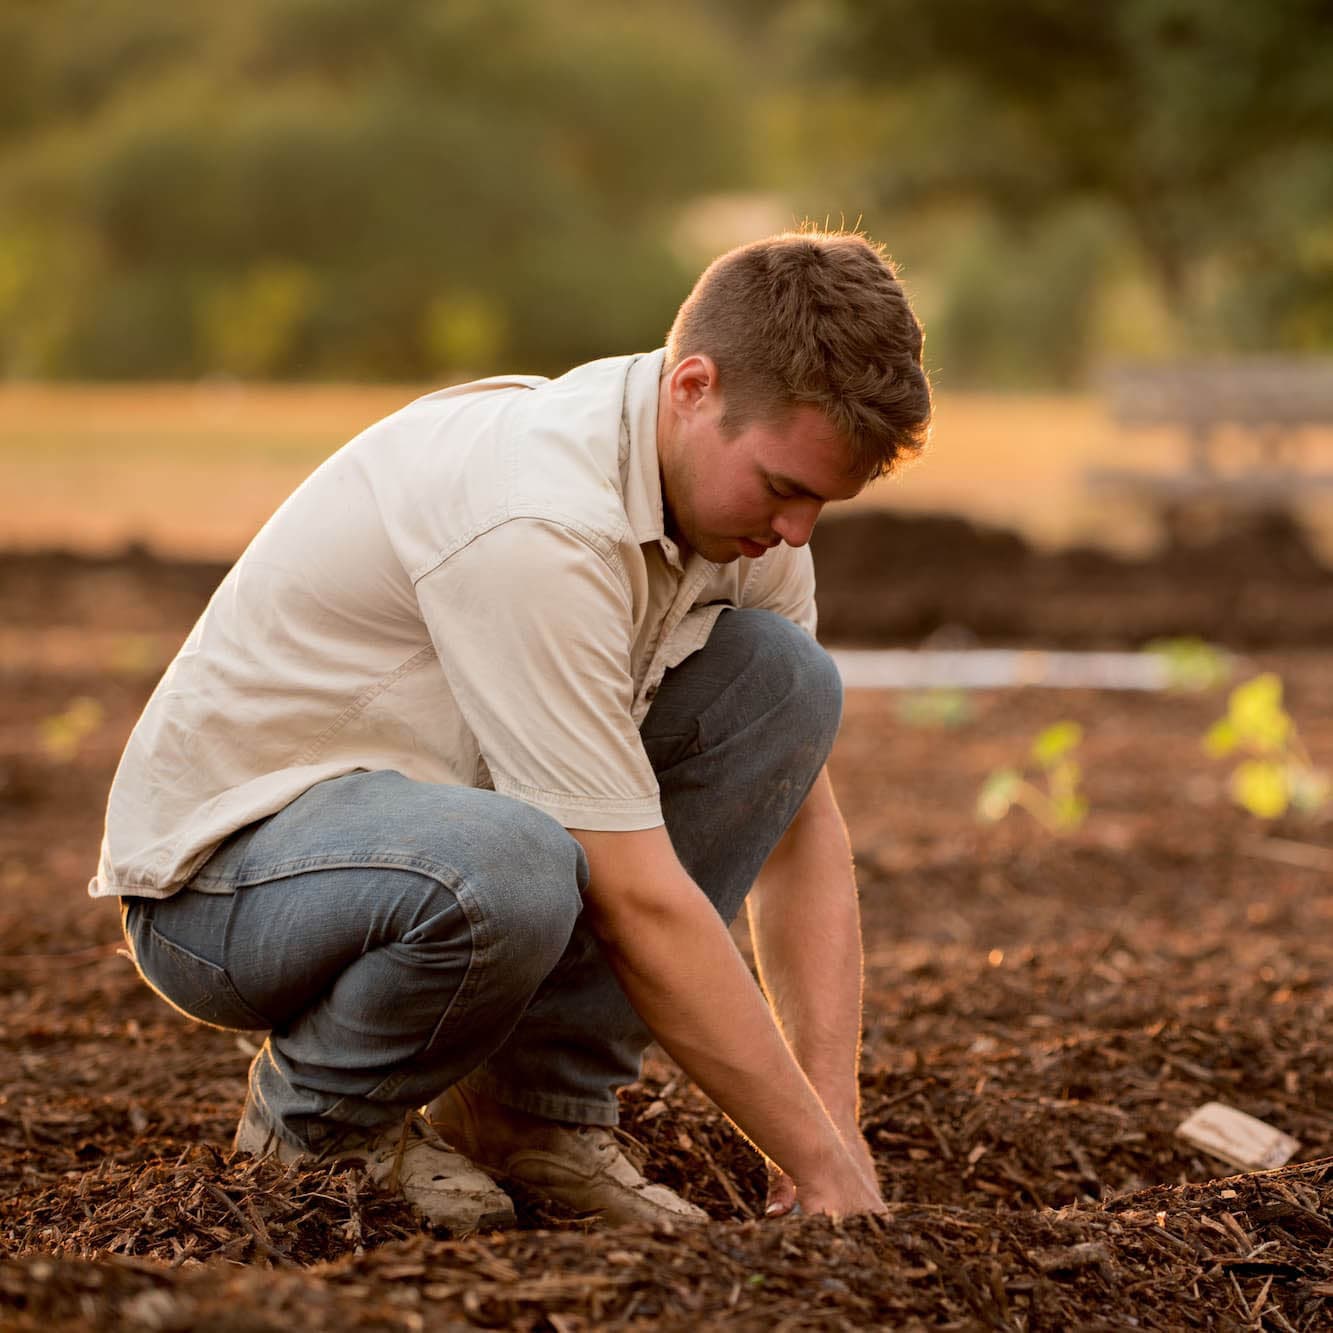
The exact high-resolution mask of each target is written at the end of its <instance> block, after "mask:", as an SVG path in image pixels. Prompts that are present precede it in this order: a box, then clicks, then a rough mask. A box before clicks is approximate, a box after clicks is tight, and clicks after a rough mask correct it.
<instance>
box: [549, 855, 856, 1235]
mask: <svg viewBox="0 0 1333 1333" xmlns="http://www.w3.org/2000/svg"><path fill="white" fill-rule="evenodd" d="M574 836H575V837H577V838H579V840H580V841H581V842H582V843H583V845H584V848H585V850H586V851H588V852H589V862H590V865H591V866H592V883H591V884H590V886H589V891H588V898H587V900H586V907H585V910H586V911H588V912H589V914H590V924H591V925H592V927H593V929H594V931H595V932H596V933H597V935H598V938H599V940H600V942H601V944H602V947H603V949H604V950H605V951H606V954H607V957H608V959H609V961H610V963H611V966H612V968H613V970H614V971H615V973H616V976H617V978H618V980H619V981H620V983H621V985H622V987H623V988H624V990H625V993H626V995H627V996H628V997H629V1000H630V1002H631V1003H632V1004H633V1005H634V1007H635V1008H636V1009H637V1010H638V1012H639V1014H640V1016H641V1017H642V1018H643V1020H644V1022H645V1023H646V1024H647V1025H648V1027H649V1029H650V1030H651V1031H652V1033H653V1035H654V1036H655V1037H656V1038H657V1039H658V1041H659V1042H660V1043H661V1044H662V1046H663V1047H664V1048H665V1049H666V1050H667V1051H668V1053H669V1054H671V1055H672V1056H673V1057H674V1058H675V1059H676V1060H677V1061H678V1062H679V1064H680V1065H681V1066H682V1068H684V1069H685V1071H686V1072H687V1073H688V1074H689V1075H690V1076H691V1077H692V1078H693V1079H694V1080H695V1081H696V1082H697V1083H698V1084H699V1086H700V1087H701V1088H702V1089H703V1090H704V1091H705V1092H706V1093H707V1094H708V1095H709V1096H710V1097H712V1098H713V1100H714V1101H715V1102H717V1104H718V1105H719V1106H720V1107H721V1108H722V1109H723V1110H724V1111H725V1112H727V1114H728V1115H729V1116H731V1118H732V1119H733V1120H734V1121H735V1122H736V1124H737V1125H738V1126H739V1127H740V1129H741V1130H742V1131H743V1132H744V1133H745V1134H747V1135H748V1136H749V1137H750V1138H751V1139H752V1140H753V1141H754V1143H755V1145H756V1146H757V1147H758V1148H759V1149H760V1150H761V1151H762V1152H763V1153H765V1154H766V1155H767V1156H768V1157H770V1158H771V1159H772V1160H773V1161H775V1162H777V1163H778V1164H779V1165H780V1166H781V1167H782V1168H783V1169H784V1170H785V1171H787V1172H788V1173H789V1174H791V1175H792V1176H793V1177H794V1178H795V1179H796V1181H797V1183H798V1186H799V1187H800V1188H801V1190H802V1194H803V1197H804V1196H805V1193H806V1191H807V1190H808V1191H809V1193H810V1198H811V1200H812V1201H818V1200H821V1199H827V1200H829V1201H830V1204H829V1206H831V1207H832V1210H833V1211H850V1210H852V1209H854V1208H855V1209H859V1208H864V1207H869V1206H873V1205H874V1203H875V1202H876V1200H875V1197H874V1195H873V1193H867V1188H868V1187H867V1186H866V1185H865V1183H864V1178H863V1173H862V1168H861V1166H860V1164H859V1163H858V1162H857V1161H856V1160H855V1159H854V1158H853V1157H852V1156H851V1155H850V1153H849V1152H848V1151H847V1148H846V1145H845V1144H844V1142H843V1137H844V1131H843V1129H842V1127H841V1126H839V1125H837V1124H835V1123H834V1121H833V1120H832V1118H831V1116H830V1113H829V1110H828V1109H827V1108H826V1107H825V1106H824V1105H823V1103H822V1099H821V1097H820V1095H819V1094H818V1093H817V1092H816V1090H815V1089H814V1088H813V1087H812V1086H811V1083H810V1081H809V1079H808V1077H807V1075H806V1074H805V1073H804V1072H803V1071H802V1069H801V1068H800V1066H799V1064H798V1062H797V1061H796V1060H795V1059H794V1057H793V1054H792V1052H791V1050H790V1049H789V1048H788V1046H787V1043H786V1041H785V1040H784V1038H783V1036H782V1034H781V1033H780V1032H779V1031H778V1028H777V1025H776V1024H775V1023H774V1021H773V1016H772V1014H771V1013H770V1011H769V1008H768V1006H767V1005H766V1004H765V1003H764V999H763V996H762V995H761V994H760V992H759V988H758V987H757V986H756V985H755V984H754V980H753V978H752V977H751V976H750V974H749V971H748V969H747V968H746V966H745V963H744V961H743V960H742V958H741V957H740V954H739V953H738V952H737V950H736V947H735V945H734V943H733V942H732V940H731V937H730V935H729V934H728V932H727V929H726V927H725V926H724V925H723V923H722V921H721V919H720V918H719V917H718V915H717V912H716V911H715V910H714V909H713V907H712V905H711V904H710V903H709V902H708V900H707V899H706V898H705V897H704V896H703V894H702V892H700V890H699V889H698V887H697V886H696V885H695V884H694V883H693V882H692V881H691V880H690V879H689V878H688V876H686V875H685V874H684V872H683V870H680V869H679V863H678V862H675V859H674V854H672V853H671V852H670V843H669V841H668V840H666V838H665V834H664V833H663V835H662V839H661V844H660V847H664V848H665V852H661V851H660V849H659V850H658V851H655V850H654V843H653V841H652V839H650V838H649V837H648V835H647V834H646V833H645V834H643V835H635V834H601V835H599V834H584V833H580V832H577V831H576V832H575V835H574ZM623 847H631V848H634V849H635V852H636V854H635V856H634V857H632V858H622V855H621V848H623ZM668 857H669V858H670V862H669V863H668V860H667V858H668ZM673 866H674V867H675V868H674V870H673V868H672V867H673ZM599 879H600V881H601V882H600V884H599Z"/></svg>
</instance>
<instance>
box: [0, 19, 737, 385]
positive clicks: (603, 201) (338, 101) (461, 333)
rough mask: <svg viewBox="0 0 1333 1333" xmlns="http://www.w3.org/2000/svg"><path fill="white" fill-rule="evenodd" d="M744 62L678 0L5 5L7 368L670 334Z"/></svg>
mask: <svg viewBox="0 0 1333 1333" xmlns="http://www.w3.org/2000/svg"><path fill="white" fill-rule="evenodd" d="M734 55H735V50H734V48H733V47H732V46H731V45H729V39H728V38H727V36H726V35H725V33H723V32H722V31H721V30H718V31H717V32H714V29H713V25H712V23H711V21H710V19H709V18H708V16H707V11H706V7H704V6H703V5H702V4H697V5H696V4H693V3H686V4H684V5H680V4H677V5H673V6H670V7H668V6H667V4H666V3H665V0H651V2H650V3H647V4H643V5H640V6H635V7H633V8H632V9H629V8H626V7H624V6H619V5H615V4H613V3H611V0H586V2H585V3H584V4H581V5H579V6H571V5H568V4H565V3H560V0H486V2H485V3H483V2H482V0H395V3H394V4H392V5H384V4H381V3H379V0H232V2H231V3H230V4H228V5H227V6H213V7H204V6H197V7H196V6H186V7H169V8H167V9H164V8H163V7H162V6H160V5H158V4H156V3H149V0H123V3H118V4H117V5H116V6H112V7H107V6H103V5H98V4H96V3H94V2H93V0H47V2H46V3H44V4H42V5H31V6H22V7H14V6H10V7H8V8H7V9H6V10H5V11H4V13H3V16H0V116H3V123H2V124H0V373H6V372H7V373H11V374H15V373H22V374H63V375H123V376H144V375H154V374H159V375H160V374H171V375H191V374H197V373H202V372H205V371H209V370H215V369H219V370H227V371H231V372H233V373H237V374H246V375H271V374H280V375H294V374H305V375H311V374H314V375H339V376H355V377H365V376H376V377H392V378H403V379H416V378H422V377H426V376H434V375H439V374H442V373H443V374H451V373H463V372H472V371H477V370H487V369H490V368H493V367H495V366H497V365H500V364H502V363H504V364H507V365H508V366H510V367H517V368H520V369H538V370H559V369H563V368H564V367H565V366H567V365H568V364H570V362H571V361H573V360H576V359H578V358H580V357H582V356H587V355H603V354H607V353H610V352H613V351H620V350H623V349H625V348H629V347H635V346H646V345H653V344H655V343H656V342H658V341H659V340H660V339H661V337H662V334H663V331H664V329H665V327H666V324H667V322H668V321H669V319H670V316H671V313H672V311H673V310H674V306H675V304H676V303H677V302H678V301H679V299H680V297H681V296H682V295H683V294H684V292H685V290H686V289H687V287H688V283H689V281H690V278H691V277H692V275H691V274H688V273H686V272H684V271H683V270H682V268H681V267H680V265H679V263H678V262H677V261H676V260H675V259H674V258H673V257H672V252H671V250H670V246H669V236H670V229H671V225H672V222H673V219H674V216H675V212H676V210H677V208H678V207H679V205H680V204H681V203H682V202H683V201H685V200H687V199H688V198H690V197H692V196H693V195H695V194H698V193H701V192H706V191H708V190H711V189H715V188H717V187H719V186H721V185H723V184H727V183H730V182H732V181H734V180H736V179H737V178H738V177H740V176H743V173H744V164H745V151H746V133H745V124H744V100H743V97H742V94H741V92H740V89H739V87H738V84H737V81H736V78H735V73H734V69H733V63H734V62H733V60H732V57H733V56H734ZM6 76H12V77H11V78H9V79H8V81H7V79H6ZM57 252H58V253H57ZM39 256H40V257H41V258H42V259H43V260H45V261H47V262H45V263H44V264H43V266H42V267H40V268H39V269H38V270H36V271H33V270H32V269H31V267H30V266H31V264H32V263H33V262H34V260H35V259H36V258H38V257H39ZM39 331H40V332H39Z"/></svg>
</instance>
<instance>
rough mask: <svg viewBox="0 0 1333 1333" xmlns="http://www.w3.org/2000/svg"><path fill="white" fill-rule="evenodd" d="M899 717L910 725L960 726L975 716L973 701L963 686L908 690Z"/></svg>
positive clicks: (901, 700)
mask: <svg viewBox="0 0 1333 1333" xmlns="http://www.w3.org/2000/svg"><path fill="white" fill-rule="evenodd" d="M898 717H899V719H900V720H901V721H903V722H905V723H906V724H907V725H908V726H909V727H940V728H948V727H961V726H962V725H963V724H964V723H966V722H970V721H971V720H972V702H971V700H970V699H969V698H968V697H967V695H966V693H965V692H964V691H962V690H908V691H906V692H905V693H904V694H902V695H900V696H899V699H898Z"/></svg>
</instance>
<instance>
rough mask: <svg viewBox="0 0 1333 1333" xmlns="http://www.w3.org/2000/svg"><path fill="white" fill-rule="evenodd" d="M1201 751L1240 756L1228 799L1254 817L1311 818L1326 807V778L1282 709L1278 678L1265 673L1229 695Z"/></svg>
mask: <svg viewBox="0 0 1333 1333" xmlns="http://www.w3.org/2000/svg"><path fill="white" fill-rule="evenodd" d="M1203 747H1204V749H1205V750H1206V751H1207V752H1208V753H1209V754H1210V755H1212V756H1213V758H1214V759H1226V758H1229V757H1231V756H1233V755H1235V756H1239V757H1240V762H1239V763H1237V765H1236V767H1235V768H1234V769H1232V771H1231V798H1232V800H1234V801H1235V802H1236V804H1237V805H1240V806H1243V807H1244V808H1245V809H1246V810H1248V811H1249V812H1250V813H1251V814H1252V815H1255V816H1256V817H1257V818H1259V819H1277V818H1278V817H1279V816H1280V815H1284V814H1286V813H1287V811H1288V810H1291V809H1295V810H1300V811H1302V812H1304V813H1306V814H1314V813H1316V812H1317V811H1319V810H1322V809H1323V808H1324V806H1325V805H1327V804H1328V801H1329V796H1330V792H1331V791H1333V786H1331V784H1330V781H1329V775H1328V774H1327V773H1326V772H1324V771H1323V770H1322V769H1318V768H1316V767H1315V766H1314V764H1313V763H1312V762H1311V759H1310V755H1309V752H1308V751H1307V750H1306V748H1305V746H1304V745H1303V744H1302V743H1301V738H1300V736H1299V735H1298V734H1297V731H1296V724H1295V723H1294V722H1293V721H1292V719H1291V715H1290V714H1289V713H1288V712H1287V710H1286V709H1285V708H1283V706H1282V679H1281V677H1279V676H1277V675H1275V674H1274V673H1273V672H1271V671H1268V672H1265V673H1264V674H1263V675H1262V676H1255V677H1254V679H1253V680H1247V681H1245V683H1244V684H1242V685H1237V686H1236V688H1235V689H1234V690H1232V691H1231V696H1230V698H1229V700H1228V702H1227V712H1226V716H1225V717H1220V718H1218V720H1217V721H1216V722H1214V723H1213V725H1212V726H1211V727H1210V728H1209V729H1208V733H1207V735H1206V736H1204V738H1203Z"/></svg>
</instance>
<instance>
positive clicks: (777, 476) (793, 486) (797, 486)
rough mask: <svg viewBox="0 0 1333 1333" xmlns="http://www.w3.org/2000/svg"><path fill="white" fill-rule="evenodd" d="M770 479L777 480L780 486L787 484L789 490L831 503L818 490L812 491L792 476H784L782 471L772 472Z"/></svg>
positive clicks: (811, 498) (822, 502)
mask: <svg viewBox="0 0 1333 1333" xmlns="http://www.w3.org/2000/svg"><path fill="white" fill-rule="evenodd" d="M768 479H769V481H775V482H777V484H778V485H779V486H785V487H786V488H787V489H788V490H789V491H795V492H796V493H797V494H798V495H803V496H805V497H806V499H808V500H818V501H819V503H820V504H825V505H826V504H828V503H829V501H828V499H827V497H825V496H823V495H820V493H819V492H818V491H812V490H811V489H810V488H809V487H808V486H803V485H802V484H801V483H800V482H799V481H796V480H795V479H794V478H792V477H784V476H783V475H782V474H781V473H780V472H770V473H769V474H768Z"/></svg>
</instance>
